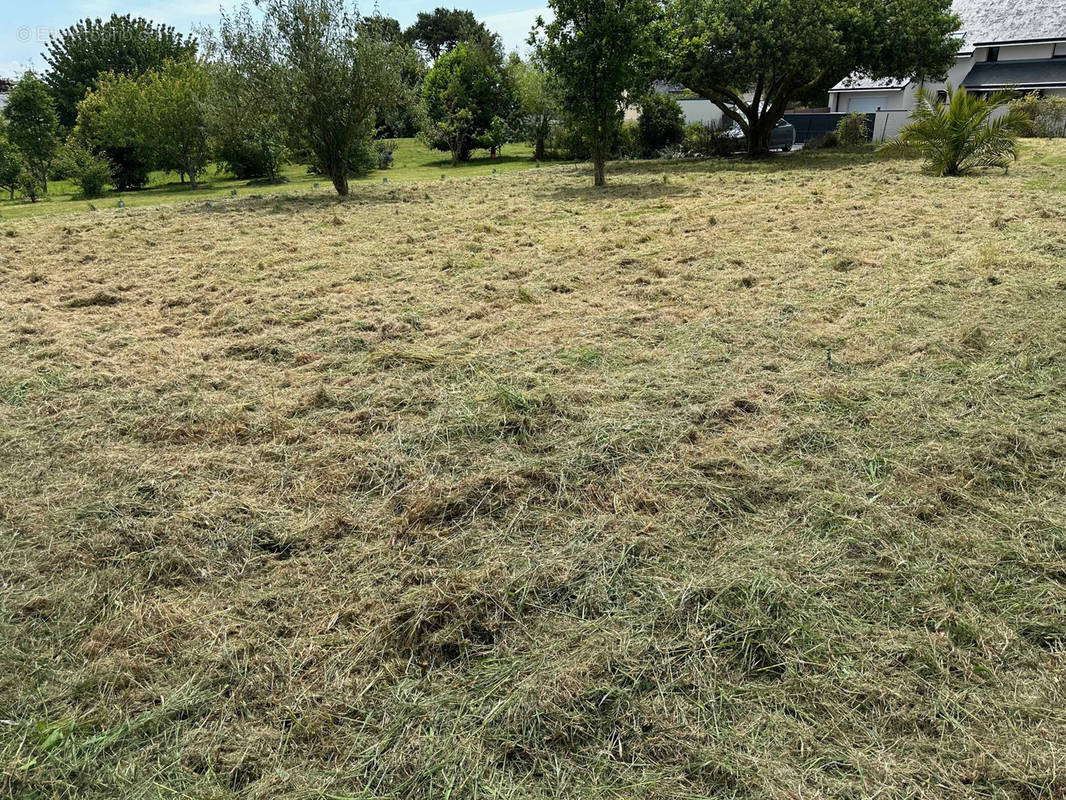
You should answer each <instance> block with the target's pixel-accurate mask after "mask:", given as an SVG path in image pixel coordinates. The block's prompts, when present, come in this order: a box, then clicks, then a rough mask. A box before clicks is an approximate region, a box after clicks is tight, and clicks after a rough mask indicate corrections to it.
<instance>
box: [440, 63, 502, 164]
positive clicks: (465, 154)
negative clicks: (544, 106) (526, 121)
mask: <svg viewBox="0 0 1066 800" xmlns="http://www.w3.org/2000/svg"><path fill="white" fill-rule="evenodd" d="M422 102H423V106H424V110H425V116H426V127H425V129H424V134H425V138H426V140H427V142H428V143H429V145H430V146H431V147H435V148H436V149H438V150H444V151H447V152H450V153H451V154H452V163H453V164H455V163H458V162H460V161H466V160H467V159H468V158H470V153H471V151H473V150H474V148H476V147H481V146H484V145H485V144H486V142H487V141H489V139H490V131H491V128H492V122H493V119H495V118H497V117H499V118H500V119H501V120H502V119H504V118H509V117H511V116H512V115H513V113H514V105H515V99H514V92H513V91H512V88H511V83H510V77H509V75H508V74H507V73H506V71H505V70H504V69H503V68H502V64H501V63H500V62H499V60H498V59H497V58H495V57H494V56H493V55H491V54H490V53H488V52H486V51H485V50H484V49H483V48H481V47H478V46H476V45H473V44H470V43H467V42H460V43H459V44H458V45H456V47H455V48H454V49H452V50H451V51H450V52H447V53H445V54H444V55H442V56H441V57H440V58H439V59H437V63H436V64H434V65H433V69H431V70H430V71H429V73H428V74H427V75H426V80H425V83H423V85H422ZM490 146H491V145H490Z"/></svg>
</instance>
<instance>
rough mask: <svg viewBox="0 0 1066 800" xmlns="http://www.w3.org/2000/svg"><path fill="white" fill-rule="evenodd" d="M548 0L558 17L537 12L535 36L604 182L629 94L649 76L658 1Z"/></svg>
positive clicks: (539, 54)
mask: <svg viewBox="0 0 1066 800" xmlns="http://www.w3.org/2000/svg"><path fill="white" fill-rule="evenodd" d="M549 5H550V6H551V9H552V10H553V11H554V12H555V18H554V19H553V20H552V21H551V22H545V21H544V20H543V19H540V18H538V19H537V27H536V29H535V30H534V33H533V35H532V36H531V42H532V43H533V44H535V45H536V48H537V57H538V59H539V60H540V61H541V62H542V63H543V64H544V65H545V67H547V69H548V71H549V72H550V73H551V75H552V76H553V80H554V82H555V85H556V87H557V89H558V92H559V97H560V103H561V105H562V106H563V108H564V110H565V111H566V113H567V115H568V116H569V117H570V118H571V119H572V120H573V121H574V123H575V124H576V125H577V126H578V128H579V130H580V131H581V134H582V136H583V137H584V139H585V141H586V142H587V144H588V147H589V150H590V151H591V153H592V161H593V182H594V183H595V185H596V186H603V185H604V184H605V183H606V179H605V176H604V164H605V163H606V161H607V158H608V156H609V155H610V153H611V150H612V148H613V146H614V143H615V139H616V138H617V136H618V128H619V126H620V125H621V122H622V112H623V107H624V105H625V98H626V94H627V92H633V91H634V90H636V89H639V88H642V85H643V84H646V82H647V81H646V75H647V69H648V65H649V61H650V55H651V40H650V37H649V33H648V31H649V30H650V27H651V25H652V22H653V19H654V13H655V7H654V6H653V4H652V3H651V2H650V0H549Z"/></svg>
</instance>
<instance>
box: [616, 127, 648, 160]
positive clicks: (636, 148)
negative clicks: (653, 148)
mask: <svg viewBox="0 0 1066 800" xmlns="http://www.w3.org/2000/svg"><path fill="white" fill-rule="evenodd" d="M615 154H616V155H617V156H618V158H643V157H644V156H650V155H651V153H650V152H648V151H647V150H646V149H645V147H644V142H643V141H642V140H641V136H640V130H639V128H638V126H637V125H634V124H633V123H632V122H628V123H626V124H624V125H622V127H621V128H620V129H619V130H618V139H617V141H616V143H615Z"/></svg>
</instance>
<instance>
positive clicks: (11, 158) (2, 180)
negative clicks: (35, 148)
mask: <svg viewBox="0 0 1066 800" xmlns="http://www.w3.org/2000/svg"><path fill="white" fill-rule="evenodd" d="M21 172H22V157H21V156H20V155H19V152H18V150H17V149H16V148H15V145H13V144H11V142H10V141H9V140H8V138H7V131H6V125H5V126H0V189H2V190H4V191H6V192H8V194H9V195H10V197H11V199H12V200H14V199H15V189H17V188H18V179H19V174H20V173H21Z"/></svg>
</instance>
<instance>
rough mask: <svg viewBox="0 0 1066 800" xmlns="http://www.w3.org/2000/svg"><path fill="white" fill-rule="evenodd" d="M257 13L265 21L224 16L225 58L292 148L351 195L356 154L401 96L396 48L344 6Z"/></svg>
mask: <svg viewBox="0 0 1066 800" xmlns="http://www.w3.org/2000/svg"><path fill="white" fill-rule="evenodd" d="M259 8H260V9H261V11H262V18H261V19H260V18H259V17H253V16H252V15H251V13H250V12H249V11H248V10H247V9H244V10H242V11H240V12H237V13H235V14H234V15H230V16H227V15H224V16H223V23H222V34H223V35H222V45H223V48H224V50H225V52H226V57H227V59H228V60H229V62H230V63H232V64H233V65H234V67H235V69H236V70H237V72H238V73H240V74H242V75H246V76H248V79H249V80H250V81H252V82H253V84H254V85H256V86H257V87H261V88H259V89H257V91H259V92H260V93H261V96H262V97H263V98H264V100H263V102H264V103H266V104H269V105H270V107H271V108H272V109H274V110H275V112H276V114H277V118H278V121H279V123H280V126H281V129H282V130H284V131H285V133H286V135H287V137H288V139H289V140H290V142H291V144H292V146H293V148H294V149H298V150H303V151H306V152H308V153H309V154H310V155H311V158H312V160H313V161H314V162H315V163H317V164H318V165H320V166H321V168H322V170H323V171H324V173H325V174H326V175H328V176H329V178H330V180H331V181H332V182H333V186H334V188H335V189H336V190H337V193H338V194H339V195H342V196H343V195H347V194H348V176H349V174H350V171H351V170H350V167H349V160H350V157H351V155H352V151H353V148H354V147H356V146H357V143H358V142H360V141H361V140H363V141H365V140H368V139H369V137H370V135H371V131H372V129H373V127H374V124H375V121H376V119H377V117H378V115H379V113H380V112H382V111H383V110H386V109H391V108H394V107H395V106H396V103H397V101H398V100H399V98H400V96H401V91H402V87H401V82H400V57H399V52H400V51H399V48H398V46H397V45H396V44H394V43H391V42H389V41H386V40H384V39H382V38H380V36H379V33H380V31H379V30H378V28H379V27H381V28H382V29H383V28H384V26H376V25H374V24H368V20H367V19H365V18H362V17H360V16H359V15H358V13H356V12H354V11H349V10H348V9H347V7H346V6H345V4H344V0H267V2H264V3H263V4H262V5H260V7H259ZM371 19H374V18H371Z"/></svg>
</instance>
